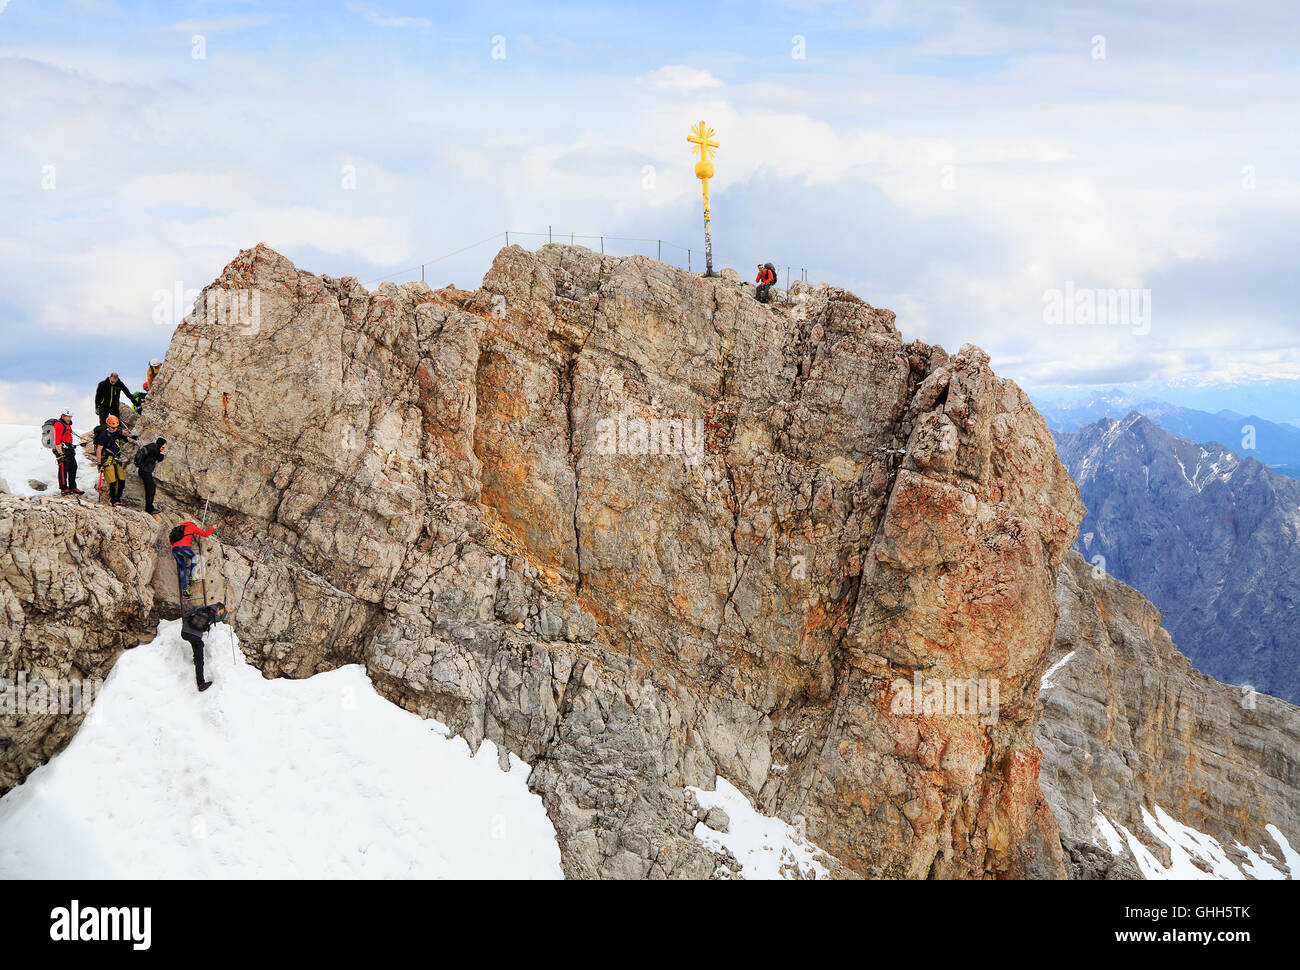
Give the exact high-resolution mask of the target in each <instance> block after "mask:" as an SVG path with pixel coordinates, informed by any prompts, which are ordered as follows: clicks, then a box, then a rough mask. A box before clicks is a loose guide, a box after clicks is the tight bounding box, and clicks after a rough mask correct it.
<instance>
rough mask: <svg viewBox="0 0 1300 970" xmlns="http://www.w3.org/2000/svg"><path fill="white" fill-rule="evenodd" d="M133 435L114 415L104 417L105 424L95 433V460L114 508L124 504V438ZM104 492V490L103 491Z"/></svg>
mask: <svg viewBox="0 0 1300 970" xmlns="http://www.w3.org/2000/svg"><path fill="white" fill-rule="evenodd" d="M129 437H131V435H130V434H128V433H127V432H126V431H125V430H123V429H122V427H121V422H119V421H118V420H117V418H116V417H114V416H113V415H111V414H110V415H108V416H107V417H105V418H104V426H103V428H101V429H100V431H99V433H98V434H96V435H95V461H96V462H97V463H98V465H99V470H100V472H101V473H102V474H103V477H104V485H105V486H107V488H108V500H109V502H111V503H112V504H113V507H114V508H117V506H119V505H121V504H122V493H123V492H124V491H126V469H125V468H123V467H122V439H123V438H129ZM100 494H103V492H102V490H101V493H100Z"/></svg>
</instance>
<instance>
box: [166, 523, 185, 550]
mask: <svg viewBox="0 0 1300 970" xmlns="http://www.w3.org/2000/svg"><path fill="white" fill-rule="evenodd" d="M184 538H185V525H184V523H182V524H181V525H177V526H173V527H172V531H171V532H168V533H167V541H168V542H170V543H171V544H172V545H176V543H178V542H180V541H181V540H182V539H184Z"/></svg>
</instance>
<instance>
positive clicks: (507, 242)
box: [506, 231, 510, 246]
mask: <svg viewBox="0 0 1300 970" xmlns="http://www.w3.org/2000/svg"><path fill="white" fill-rule="evenodd" d="M506 245H507V246H509V245H510V233H509V232H508V231H507V232H506Z"/></svg>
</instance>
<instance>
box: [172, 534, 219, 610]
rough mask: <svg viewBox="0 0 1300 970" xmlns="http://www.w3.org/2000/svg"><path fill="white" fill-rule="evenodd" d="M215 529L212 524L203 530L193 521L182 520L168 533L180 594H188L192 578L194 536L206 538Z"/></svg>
mask: <svg viewBox="0 0 1300 970" xmlns="http://www.w3.org/2000/svg"><path fill="white" fill-rule="evenodd" d="M216 531H217V527H216V526H215V525H214V526H212V528H210V529H208V530H207V531H206V532H204V531H203V530H202V529H200V528H199V527H198V526H197V525H195V524H194V523H193V522H189V521H186V522H182V523H181V524H180V525H178V526H176V527H175V528H174V529H172V531H171V532H170V533H169V535H168V537H167V538H168V539H170V540H171V544H172V558H173V559H175V560H176V580H177V583H178V584H179V585H180V590H181V595H182V596H189V595H190V581H191V580H192V579H193V578H194V549H193V548H192V545H193V542H194V537H195V536H199V537H200V538H203V539H206V538H207V537H208V536H210V535H212V533H214V532H216Z"/></svg>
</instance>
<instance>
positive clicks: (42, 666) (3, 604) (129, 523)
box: [0, 495, 157, 794]
mask: <svg viewBox="0 0 1300 970" xmlns="http://www.w3.org/2000/svg"><path fill="white" fill-rule="evenodd" d="M156 533H157V523H155V522H154V520H153V519H151V518H150V517H149V516H147V515H145V514H144V513H142V512H133V511H128V510H125V509H119V510H112V509H109V508H108V507H107V506H96V505H91V504H89V503H84V504H83V503H78V502H70V501H65V500H57V499H49V500H47V499H28V498H20V497H17V496H12V495H4V496H0V794H3V793H4V792H6V791H8V790H9V789H10V788H12V787H13V786H14V785H16V784H18V783H19V782H20V781H22V779H23V778H25V777H26V776H27V774H28V773H30V772H31V771H32V769H34V768H36V767H37V766H39V765H41V764H43V763H44V762H45V761H47V760H48V759H49V758H50V757H51V756H52V755H54V754H55V753H57V752H58V751H59V750H61V749H62V748H63V746H64V745H65V744H67V742H68V741H69V740H70V739H71V737H72V736H73V734H75V733H76V730H77V728H78V727H79V726H80V725H81V721H82V718H83V717H84V716H85V713H86V711H87V710H88V709H89V707H88V704H83V703H82V700H83V699H84V700H86V701H88V700H89V699H90V698H92V697H93V691H94V683H95V682H96V681H97V680H99V679H102V678H103V677H106V676H107V675H108V672H109V670H110V669H112V666H113V663H114V662H115V661H116V660H117V658H118V656H119V655H120V654H121V652H122V650H124V649H126V648H129V647H134V646H136V645H137V644H140V643H142V642H144V641H146V640H149V639H151V638H152V637H153V635H154V629H155V628H156V626H157V616H156V615H155V614H154V591H153V585H152V583H153V576H154V573H155V565H156V562H157V555H156V538H157V536H156ZM20 683H21V684H22V689H21V691H20V689H19V684H20ZM38 685H39V686H38Z"/></svg>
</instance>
